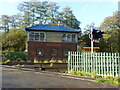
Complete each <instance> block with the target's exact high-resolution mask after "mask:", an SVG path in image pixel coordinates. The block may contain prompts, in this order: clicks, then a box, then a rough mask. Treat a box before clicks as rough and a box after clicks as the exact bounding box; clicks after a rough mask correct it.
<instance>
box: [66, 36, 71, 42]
mask: <svg viewBox="0 0 120 90" xmlns="http://www.w3.org/2000/svg"><path fill="white" fill-rule="evenodd" d="M67 42H71V34H68V35H67Z"/></svg>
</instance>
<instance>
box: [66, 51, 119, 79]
mask: <svg viewBox="0 0 120 90" xmlns="http://www.w3.org/2000/svg"><path fill="white" fill-rule="evenodd" d="M71 70H74V71H77V72H79V71H82V72H85V73H91V72H95V73H96V74H97V75H101V76H113V77H119V76H120V56H119V53H92V54H91V53H88V52H68V71H71Z"/></svg>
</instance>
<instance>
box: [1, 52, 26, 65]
mask: <svg viewBox="0 0 120 90" xmlns="http://www.w3.org/2000/svg"><path fill="white" fill-rule="evenodd" d="M26 56H27V54H26V53H25V52H8V51H7V52H2V62H3V63H5V62H6V61H8V60H9V62H22V61H26Z"/></svg>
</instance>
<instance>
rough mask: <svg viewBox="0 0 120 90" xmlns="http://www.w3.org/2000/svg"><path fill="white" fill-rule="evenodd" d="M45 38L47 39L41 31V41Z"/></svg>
mask: <svg viewBox="0 0 120 90" xmlns="http://www.w3.org/2000/svg"><path fill="white" fill-rule="evenodd" d="M44 39H45V35H44V33H40V40H41V41H44Z"/></svg>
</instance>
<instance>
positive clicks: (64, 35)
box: [62, 34, 67, 42]
mask: <svg viewBox="0 0 120 90" xmlns="http://www.w3.org/2000/svg"><path fill="white" fill-rule="evenodd" d="M62 41H63V42H66V41H67V35H66V34H63V35H62Z"/></svg>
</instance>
